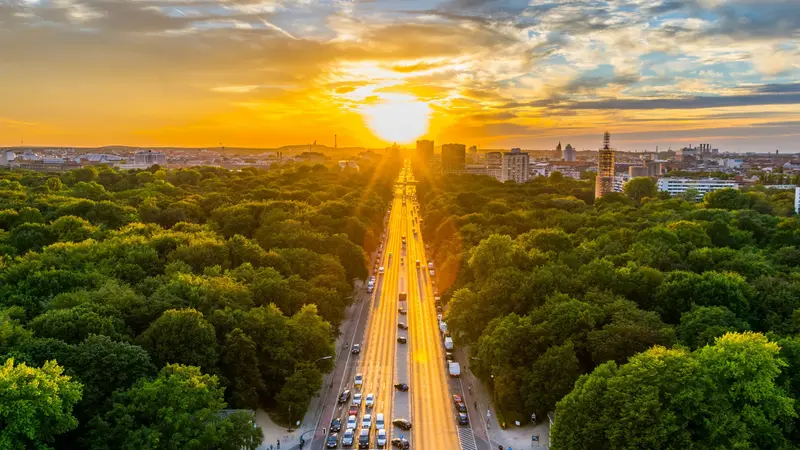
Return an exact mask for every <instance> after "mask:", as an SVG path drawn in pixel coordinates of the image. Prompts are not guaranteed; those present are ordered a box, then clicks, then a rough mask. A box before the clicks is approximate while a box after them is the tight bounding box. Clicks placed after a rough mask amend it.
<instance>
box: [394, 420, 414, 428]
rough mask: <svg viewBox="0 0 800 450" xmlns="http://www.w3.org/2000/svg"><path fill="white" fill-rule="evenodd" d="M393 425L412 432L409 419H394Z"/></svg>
mask: <svg viewBox="0 0 800 450" xmlns="http://www.w3.org/2000/svg"><path fill="white" fill-rule="evenodd" d="M392 424H394V426H396V427H397V428H400V429H401V430H410V429H411V422H410V421H409V420H408V419H394V420H393V421H392Z"/></svg>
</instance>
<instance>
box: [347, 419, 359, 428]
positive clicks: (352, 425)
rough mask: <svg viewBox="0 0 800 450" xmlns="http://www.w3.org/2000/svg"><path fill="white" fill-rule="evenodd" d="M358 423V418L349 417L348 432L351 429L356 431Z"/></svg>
mask: <svg viewBox="0 0 800 450" xmlns="http://www.w3.org/2000/svg"><path fill="white" fill-rule="evenodd" d="M356 422H358V419H356V416H348V417H347V429H348V430H350V429H353V430H354V429H355V428H356Z"/></svg>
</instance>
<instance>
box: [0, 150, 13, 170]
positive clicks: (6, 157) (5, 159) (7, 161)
mask: <svg viewBox="0 0 800 450" xmlns="http://www.w3.org/2000/svg"><path fill="white" fill-rule="evenodd" d="M2 155H3V156H2V159H0V165H2V166H4V167H8V166H10V165H11V163H12V162H14V160H16V159H17V154H16V153H14V152H12V151H10V150H7V151H4V152H3V154H2Z"/></svg>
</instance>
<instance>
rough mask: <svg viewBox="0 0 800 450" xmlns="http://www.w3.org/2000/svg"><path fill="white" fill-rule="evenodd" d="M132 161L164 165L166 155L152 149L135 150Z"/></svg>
mask: <svg viewBox="0 0 800 450" xmlns="http://www.w3.org/2000/svg"><path fill="white" fill-rule="evenodd" d="M134 162H135V163H136V164H148V165H150V166H153V165H156V164H159V165H164V164H166V163H167V155H165V154H164V153H161V152H154V151H152V150H148V151H142V152H136V155H134Z"/></svg>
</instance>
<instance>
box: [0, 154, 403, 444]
mask: <svg viewBox="0 0 800 450" xmlns="http://www.w3.org/2000/svg"><path fill="white" fill-rule="evenodd" d="M397 170H398V168H397V167H393V166H389V165H386V166H381V167H370V166H368V165H364V164H362V168H361V171H360V172H359V171H355V170H352V169H346V170H343V171H342V170H339V168H338V167H333V168H328V167H325V166H323V165H316V166H296V167H295V166H285V167H274V168H272V170H269V171H266V170H260V169H243V170H241V171H228V170H223V169H217V168H210V167H202V168H197V169H181V170H163V169H159V168H158V167H154V168H152V169H151V170H147V171H130V172H118V171H115V170H112V169H107V168H105V169H104V168H101V169H99V170H98V169H95V168H83V169H80V170H75V171H72V172H68V173H63V174H43V173H34V172H18V171H14V172H8V171H7V172H2V173H0V229H2V231H0V254H2V258H1V259H0V429H2V430H3V432H2V433H0V448H3V449H30V448H37V449H46V448H90V449H112V448H113V449H118V448H123V449H155V448H181V449H207V448H217V449H231V450H234V449H235V450H239V449H242V448H251V449H253V448H255V447H256V446H257V445H258V444H259V443H260V441H261V432H260V429H258V428H254V426H253V423H252V416H251V414H249V413H247V412H233V413H231V412H228V411H226V412H223V410H224V409H251V410H252V409H256V408H259V407H263V408H266V409H267V410H269V411H273V413H274V415H275V417H276V418H277V419H278V420H283V421H289V420H297V419H299V418H301V417H302V416H303V414H304V413H305V411H306V408H307V406H308V401H309V400H310V398H311V397H312V396H313V395H315V393H316V391H317V390H318V388H319V386H320V385H321V383H322V374H323V373H324V372H326V371H329V370H330V369H331V366H332V365H331V361H330V360H321V361H319V360H318V359H319V358H322V357H325V356H329V355H333V354H334V340H335V338H336V336H337V332H338V331H337V326H338V324H339V323H340V322H341V320H342V319H343V313H344V309H345V307H346V306H347V304H348V303H349V301H350V298H351V293H352V287H353V285H352V281H353V280H354V279H363V278H365V277H366V276H367V275H368V272H367V267H366V260H365V254H364V249H367V250H369V249H373V248H374V247H375V246H376V245H377V243H378V237H379V236H380V234H381V232H382V229H381V228H382V226H383V225H382V218H383V215H384V212H385V208H386V205H387V203H388V201H389V199H390V198H391V183H392V180H393V178H394V176H395V175H396V172H397ZM289 410H291V416H289Z"/></svg>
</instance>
